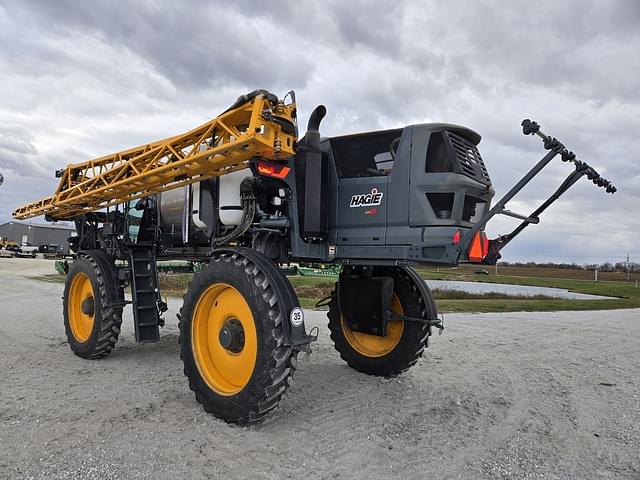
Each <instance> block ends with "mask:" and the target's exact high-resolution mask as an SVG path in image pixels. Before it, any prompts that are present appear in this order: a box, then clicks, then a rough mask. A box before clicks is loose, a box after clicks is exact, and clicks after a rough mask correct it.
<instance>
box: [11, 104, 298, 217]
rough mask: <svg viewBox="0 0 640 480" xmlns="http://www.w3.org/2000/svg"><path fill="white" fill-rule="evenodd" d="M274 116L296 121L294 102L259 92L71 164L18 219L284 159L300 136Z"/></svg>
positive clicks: (95, 205)
mask: <svg viewBox="0 0 640 480" xmlns="http://www.w3.org/2000/svg"><path fill="white" fill-rule="evenodd" d="M269 117H277V118H280V119H283V120H286V121H288V122H289V123H291V124H292V125H295V104H294V103H291V104H287V105H285V104H284V103H283V102H282V101H280V102H278V103H277V104H273V103H271V102H270V101H269V100H268V99H267V98H265V96H264V95H258V96H256V97H254V98H253V99H251V100H249V101H248V102H247V103H244V104H242V105H240V106H238V107H236V108H233V109H230V110H228V111H226V112H224V113H223V114H222V115H220V116H218V117H217V118H214V119H213V120H211V121H209V122H207V123H205V124H203V125H201V126H199V127H197V128H195V129H193V130H191V131H189V132H187V133H184V134H182V135H176V136H174V137H170V138H167V139H164V140H160V141H157V142H154V143H149V144H147V145H141V146H139V147H135V148H131V149H129V150H124V151H122V152H118V153H114V154H112V155H107V156H104V157H100V158H96V159H94V160H89V161H87V162H83V163H78V164H71V165H69V166H68V167H67V168H66V169H65V170H64V171H63V172H62V177H61V180H60V184H59V185H58V188H57V190H56V191H55V193H54V194H53V195H52V196H50V197H46V198H43V199H42V200H38V201H36V202H33V203H30V204H28V205H24V206H22V207H20V208H18V209H17V210H16V211H15V212H13V217H14V218H17V219H26V218H31V217H36V216H39V215H46V216H47V217H48V218H51V219H54V220H68V219H72V218H73V217H75V216H78V215H81V214H85V213H89V212H93V211H96V210H100V209H103V208H106V207H109V206H112V205H117V204H120V203H124V202H128V201H130V200H135V199H137V198H142V197H146V196H148V195H151V194H154V193H158V192H163V191H166V190H171V189H174V188H178V187H181V186H184V185H189V184H191V183H195V182H199V181H201V180H205V179H207V178H212V177H217V176H220V175H224V174H226V173H230V172H233V171H236V170H241V169H243V168H247V167H248V162H249V160H251V159H252V158H256V157H258V158H264V159H267V160H273V161H279V160H283V159H285V158H286V157H287V156H291V155H293V154H294V145H295V141H296V140H297V139H296V136H295V134H292V133H288V132H285V131H284V129H283V127H282V125H281V124H280V123H278V122H277V121H273V120H272V119H271V118H269ZM212 138H213V141H212V142H210V140H211V139H212Z"/></svg>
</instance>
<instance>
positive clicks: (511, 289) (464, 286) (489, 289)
mask: <svg viewBox="0 0 640 480" xmlns="http://www.w3.org/2000/svg"><path fill="white" fill-rule="evenodd" d="M425 281H426V282H427V285H429V287H430V288H432V289H436V288H437V289H438V290H457V291H462V292H466V293H479V294H483V293H501V294H504V295H513V296H525V297H535V296H537V295H544V296H546V297H554V298H565V299H569V300H603V299H607V298H610V297H603V296H602V295H589V294H587V293H575V292H570V291H569V290H565V289H563V288H548V287H532V286H529V285H510V284H503V283H484V282H482V283H480V282H461V281H457V280H425Z"/></svg>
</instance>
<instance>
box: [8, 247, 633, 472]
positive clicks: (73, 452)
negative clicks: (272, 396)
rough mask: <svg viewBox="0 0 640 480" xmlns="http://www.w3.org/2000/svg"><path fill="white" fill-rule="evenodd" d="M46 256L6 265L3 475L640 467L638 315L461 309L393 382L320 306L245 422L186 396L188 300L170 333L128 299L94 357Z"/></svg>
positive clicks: (174, 304) (170, 319)
mask: <svg viewBox="0 0 640 480" xmlns="http://www.w3.org/2000/svg"><path fill="white" fill-rule="evenodd" d="M30 262H32V263H30ZM42 264H43V262H42V261H32V260H30V259H24V260H22V259H18V260H12V259H0V367H1V368H0V478H38V479H39V478H43V479H44V478H47V479H49V478H63V479H84V478H87V479H105V478H115V479H119V478H132V479H138V478H142V479H157V478H171V479H174V478H194V479H200V478H218V477H222V476H224V477H225V478H231V479H245V478H251V479H263V478H264V479H271V478H278V479H280V478H296V479H297V478H344V479H352V478H366V479H368V480H370V479H377V478H403V479H414V478H416V479H417V478H421V479H423V478H437V479H459V478H461V479H516V478H517V479H521V478H527V479H528V478H544V479H574V478H584V479H600V478H602V479H613V478H624V479H640V387H639V382H640V353H639V348H638V346H639V339H640V310H620V311H608V312H579V313H572V312H563V313H509V314H477V315H462V314H459V315H449V316H448V317H447V329H446V332H445V334H444V335H442V336H437V335H436V336H435V337H433V338H432V342H431V346H430V347H429V348H428V349H427V351H426V354H425V357H424V358H423V359H422V360H421V361H420V362H419V363H418V365H417V366H416V367H414V368H413V369H412V370H411V371H409V372H407V373H405V374H404V375H402V376H400V377H398V378H392V379H384V378H375V377H368V376H366V375H362V374H359V373H357V372H355V371H353V370H351V369H349V368H348V367H347V366H346V365H345V364H343V363H342V361H341V360H340V358H339V357H338V355H337V353H336V352H335V351H334V350H333V348H332V346H331V343H330V340H329V334H328V330H327V328H326V319H325V316H324V312H313V311H308V312H307V321H308V324H309V325H310V326H315V325H317V326H319V327H320V333H321V334H320V338H319V341H318V343H317V344H316V345H315V348H314V352H313V354H312V355H311V357H310V358H309V359H308V360H307V361H301V362H300V369H299V370H298V372H297V375H296V378H295V380H296V382H295V384H294V386H293V387H292V388H291V389H290V390H289V394H288V396H287V397H286V398H285V399H284V400H283V402H282V403H281V406H280V408H279V409H278V410H277V411H276V412H275V413H274V414H273V415H271V416H270V417H269V418H268V419H267V420H266V421H265V422H263V423H262V424H260V425H257V426H252V427H248V428H246V427H236V426H230V425H227V424H225V423H224V422H222V421H219V420H217V419H216V418H215V417H212V416H210V415H207V414H206V413H205V412H204V411H203V410H202V409H201V408H200V406H199V405H198V404H197V403H196V402H195V400H194V397H193V395H192V393H191V392H190V391H189V389H188V386H187V381H186V378H185V377H184V376H183V374H182V365H181V362H180V359H179V352H178V343H177V340H178V331H177V321H176V320H175V312H176V311H177V309H178V308H179V301H178V300H177V299H175V300H173V301H170V311H169V312H168V314H167V315H166V318H167V326H166V327H164V329H163V331H162V339H161V341H160V342H159V343H156V344H150V345H136V344H135V343H134V339H133V328H132V320H131V314H130V311H127V315H126V316H125V321H124V330H123V334H122V336H121V337H120V341H119V343H118V346H117V347H116V349H115V351H114V352H113V353H112V354H111V355H110V356H109V357H108V358H106V359H103V360H98V361H87V360H82V359H80V358H78V357H75V356H74V355H73V354H72V353H71V351H70V350H69V348H68V346H67V344H66V342H65V337H64V329H63V325H62V313H61V312H62V306H61V300H60V297H61V295H62V288H63V287H62V285H59V284H50V283H44V282H40V281H36V280H32V279H30V278H28V275H34V274H37V273H42V272H41V271H40V270H42V267H41V265H42ZM46 268H47V270H46V271H47V272H49V271H51V268H52V266H51V263H48V264H46Z"/></svg>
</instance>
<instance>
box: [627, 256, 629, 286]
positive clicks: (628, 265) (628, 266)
mask: <svg viewBox="0 0 640 480" xmlns="http://www.w3.org/2000/svg"><path fill="white" fill-rule="evenodd" d="M628 281H629V252H627V282H628Z"/></svg>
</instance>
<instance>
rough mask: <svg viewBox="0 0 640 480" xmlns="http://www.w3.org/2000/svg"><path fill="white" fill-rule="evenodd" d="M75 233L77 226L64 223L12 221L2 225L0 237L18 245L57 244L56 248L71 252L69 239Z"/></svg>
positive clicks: (59, 250) (60, 250)
mask: <svg viewBox="0 0 640 480" xmlns="http://www.w3.org/2000/svg"><path fill="white" fill-rule="evenodd" d="M74 233H75V228H73V227H72V226H70V225H66V224H62V223H48V224H36V223H24V222H15V221H12V222H7V223H3V224H2V225H0V237H4V238H6V239H7V240H10V241H14V242H16V243H17V244H18V245H22V244H25V243H28V244H30V245H35V246H37V247H40V246H42V245H47V246H50V245H57V248H56V250H57V251H58V252H64V253H69V243H68V242H67V239H68V238H69V237H70V236H71V235H72V234H74Z"/></svg>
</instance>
